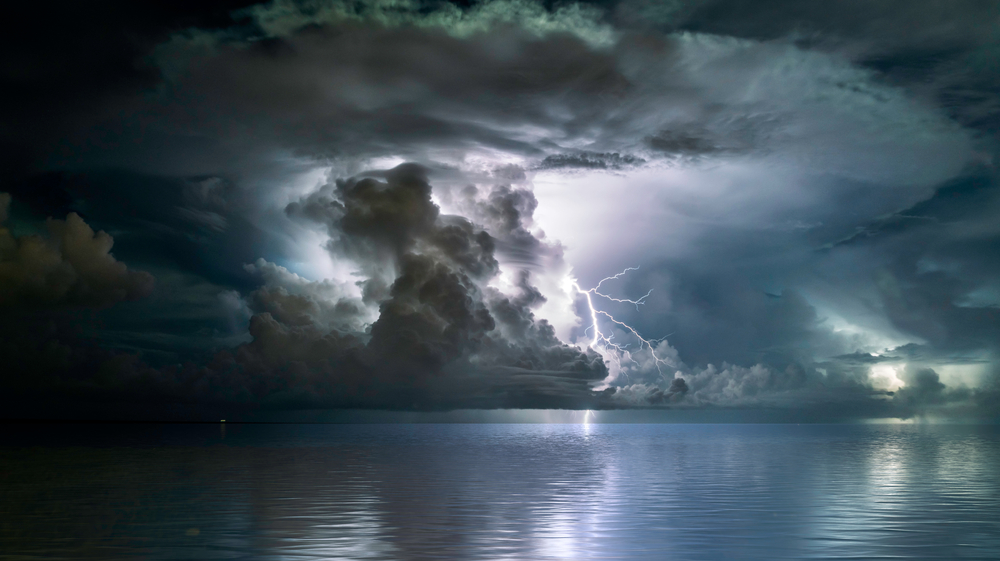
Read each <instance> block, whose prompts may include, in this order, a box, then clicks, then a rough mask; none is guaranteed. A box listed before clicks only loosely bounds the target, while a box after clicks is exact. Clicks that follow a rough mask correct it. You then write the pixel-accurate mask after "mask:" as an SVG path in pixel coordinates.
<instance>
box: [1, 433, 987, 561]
mask: <svg viewBox="0 0 1000 561" xmlns="http://www.w3.org/2000/svg"><path fill="white" fill-rule="evenodd" d="M588 421H589V422H588ZM593 421H595V419H594V418H593V416H592V415H586V414H585V416H584V422H582V423H579V424H569V425H488V424H483V425H257V426H250V425H238V424H232V423H227V424H226V425H224V426H223V427H220V426H219V425H194V426H169V425H146V426H124V427H122V426H101V425H93V426H78V427H66V426H47V427H27V426H8V427H6V434H5V436H4V440H3V441H0V444H2V445H3V447H0V466H2V468H0V474H2V485H0V520H2V524H0V551H3V552H4V555H7V556H9V557H8V558H11V559H41V558H52V557H62V558H83V559H117V558H129V559H156V560H159V559H274V560H278V559H281V560H286V559H288V560H290V559H463V560H464V559H491V560H492V559H524V560H529V559H530V560H537V559H841V558H851V559H875V558H907V559H997V558H1000V469H998V468H997V466H1000V431H998V429H997V427H968V426H961V427H956V426H920V425H864V426H857V425H855V426H846V425H840V426H831V425H811V426H796V425H602V424H595V423H594V422H593Z"/></svg>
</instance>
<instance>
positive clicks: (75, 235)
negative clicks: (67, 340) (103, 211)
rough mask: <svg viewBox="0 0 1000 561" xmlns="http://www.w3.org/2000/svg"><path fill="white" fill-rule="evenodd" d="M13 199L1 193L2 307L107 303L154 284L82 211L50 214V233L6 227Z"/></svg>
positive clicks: (131, 296) (137, 294) (130, 297)
mask: <svg viewBox="0 0 1000 561" xmlns="http://www.w3.org/2000/svg"><path fill="white" fill-rule="evenodd" d="M10 202H11V198H10V195H8V194H7V193H0V307H2V308H7V309H10V308H13V309H21V310H32V309H46V308H65V307H73V306H87V307H104V306H110V305H112V304H114V303H116V302H120V301H123V300H133V299H136V298H141V297H143V296H146V295H148V294H149V292H150V291H151V290H152V287H153V277H152V275H150V274H149V273H145V272H142V271H130V270H129V269H128V268H127V267H126V266H125V264H124V263H120V262H118V261H117V260H115V258H114V256H113V255H111V253H110V252H111V246H112V245H113V244H114V240H112V238H111V236H110V235H108V234H107V233H106V232H103V231H100V232H96V233H95V232H94V230H92V229H91V228H90V226H88V225H87V223H86V222H84V221H83V219H82V218H80V216H79V215H77V214H76V213H70V214H69V215H68V216H67V217H66V220H56V219H49V220H47V221H46V223H45V226H46V229H47V230H48V235H47V236H42V235H25V236H15V235H14V234H13V233H12V232H11V231H10V230H9V229H7V228H4V227H3V222H4V221H5V220H6V219H7V214H8V208H9V205H10Z"/></svg>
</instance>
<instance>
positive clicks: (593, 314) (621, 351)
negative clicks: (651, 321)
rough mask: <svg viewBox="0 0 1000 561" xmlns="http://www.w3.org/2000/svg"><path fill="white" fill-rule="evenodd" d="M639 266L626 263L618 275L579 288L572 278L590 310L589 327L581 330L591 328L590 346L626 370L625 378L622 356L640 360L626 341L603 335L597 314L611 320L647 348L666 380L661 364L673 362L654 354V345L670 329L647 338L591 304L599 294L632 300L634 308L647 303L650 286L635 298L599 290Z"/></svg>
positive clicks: (627, 302)
mask: <svg viewBox="0 0 1000 561" xmlns="http://www.w3.org/2000/svg"><path fill="white" fill-rule="evenodd" d="M638 270H639V267H628V268H626V269H625V270H623V271H622V272H620V273H618V274H617V275H612V276H610V277H604V278H603V279H601V281H600V282H598V283H597V286H595V287H593V288H590V289H586V290H584V289H583V288H581V287H580V285H579V284H578V283H577V282H576V281H575V280H573V281H572V286H573V289H574V290H576V291H577V292H578V293H579V294H582V295H583V296H584V298H585V299H586V300H587V308H588V309H589V310H590V322H591V324H590V327H588V328H587V330H586V331H584V333H586V332H587V331H590V330H591V329H593V330H594V336H593V338H592V339H591V341H590V345H589V347H590V348H592V349H594V350H595V351H597V352H599V353H601V354H602V355H603V356H605V357H606V358H608V359H610V360H611V361H613V362H615V363H616V364H617V365H618V367H619V371H621V373H623V374H625V378H626V379H628V373H627V372H626V371H625V369H624V368H622V367H621V366H622V364H621V363H622V360H627V361H629V362H632V363H633V364H635V365H639V362H638V361H636V360H635V359H634V358H633V357H632V353H631V351H629V350H628V345H624V346H623V345H619V344H617V343H615V342H613V341H612V339H613V338H614V334H609V335H605V334H604V333H602V332H601V329H600V322H598V320H597V318H598V316H604V317H605V318H607V320H608V321H610V322H611V323H613V324H615V325H617V326H619V327H621V328H622V329H624V330H626V331H628V332H629V333H631V334H632V335H633V336H634V337H635V338H636V339H637V340H638V341H639V348H640V349H642V348H646V349H649V354H650V356H652V358H653V364H654V365H655V366H656V371H657V373H659V375H660V377H661V378H663V379H664V380H666V377H664V375H663V370H662V367H663V366H667V367H670V366H672V365H671V363H670V361H668V360H666V359H664V358H662V357H659V356H657V354H656V345H657V344H659V343H660V342H661V341H664V340H666V338H667V337H669V336H670V335H673V333H671V334H669V335H666V336H664V337H660V338H659V339H646V338H645V337H643V336H642V335H640V334H639V332H638V331H637V330H636V329H635V328H633V327H632V326H630V325H628V324H627V323H625V322H623V321H620V320H618V319H615V317H614V316H612V315H611V314H609V313H608V312H605V311H604V310H599V309H597V308H596V307H595V306H594V298H593V297H594V296H600V297H602V298H605V299H607V300H609V301H611V302H617V303H620V304H632V305H634V306H635V309H636V310H638V309H639V306H640V305H642V304H645V303H646V298H648V297H649V295H650V294H652V293H653V290H652V289H650V290H649V292H647V293H646V294H645V295H643V296H642V297H641V298H639V299H637V300H632V299H629V298H615V297H613V296H611V295H609V294H605V293H603V292H601V291H600V288H601V285H603V284H604V283H606V282H609V281H613V280H617V279H619V278H621V277H622V276H624V275H625V274H627V273H628V272H629V271H638Z"/></svg>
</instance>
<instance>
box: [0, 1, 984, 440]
mask: <svg viewBox="0 0 1000 561" xmlns="http://www.w3.org/2000/svg"><path fill="white" fill-rule="evenodd" d="M71 17H74V18H82V19H84V20H86V19H87V17H88V16H86V14H83V15H81V14H80V13H79V11H78V10H77V11H75V12H74V11H67V12H66V13H65V14H63V13H59V14H53V15H52V16H51V18H52V21H51V22H50V23H49V25H51V26H53V27H54V28H57V29H65V31H66V34H67V37H70V36H72V37H74V38H77V39H79V40H80V41H81V42H82V44H84V45H89V46H90V47H91V48H92V50H93V51H94V52H104V53H109V56H106V57H86V59H85V60H84V59H83V58H81V57H79V56H78V55H77V54H75V52H76V51H77V50H78V49H73V51H74V53H70V52H69V51H70V49H69V48H68V47H65V48H58V49H56V48H53V47H52V46H51V45H49V46H45V45H42V44H41V43H42V42H41V41H40V40H39V39H38V37H37V36H41V34H40V33H33V34H29V35H30V37H26V38H21V39H19V40H20V41H22V43H23V45H29V46H32V48H31V49H28V51H30V53H31V55H30V56H27V55H23V56H21V55H17V54H16V53H17V52H18V49H15V48H11V49H7V51H6V52H7V54H6V55H5V56H7V57H9V58H10V64H6V65H4V66H3V69H2V75H0V77H2V79H3V80H4V82H3V83H4V84H5V85H6V89H7V90H9V91H11V92H12V93H13V94H14V95H15V96H16V97H17V99H18V100H20V102H19V105H17V107H18V109H17V111H16V113H17V114H16V115H15V114H14V110H12V109H10V108H5V109H3V111H5V112H6V113H9V114H10V115H9V117H10V118H9V119H8V120H7V121H6V122H9V123H11V125H10V126H8V127H4V128H3V130H0V141H2V143H3V146H4V147H10V149H9V150H5V151H4V155H3V158H4V161H5V162H9V164H10V165H9V166H8V167H9V169H10V170H11V172H10V173H9V174H8V175H7V176H6V177H5V178H3V179H2V181H3V183H2V184H0V190H2V191H4V192H9V193H10V194H11V195H12V196H13V201H14V204H13V206H11V202H10V201H11V198H10V197H8V196H6V195H0V307H2V308H3V309H4V310H5V311H6V310H10V311H11V313H10V314H7V316H6V317H7V318H13V317H14V315H16V316H17V318H18V319H17V320H14V319H4V320H3V324H4V325H3V326H2V327H3V333H5V338H6V339H7V348H9V349H10V350H11V352H14V351H17V352H19V353H20V354H18V355H17V356H18V357H19V358H17V359H16V361H14V360H13V359H11V361H10V363H11V364H14V363H15V362H16V364H17V368H16V372H17V373H16V374H10V373H9V374H7V375H5V376H6V377H5V378H4V379H5V380H13V379H15V378H16V379H18V380H32V379H34V378H33V377H32V376H33V373H40V372H43V373H44V375H39V376H37V377H36V378H37V384H35V385H31V384H28V386H30V387H32V388H34V389H32V390H31V391H32V392H34V393H33V394H32V395H34V396H36V397H34V398H32V399H35V400H37V401H38V402H46V399H47V398H46V397H45V396H49V398H52V399H50V400H49V401H53V400H55V398H54V397H52V396H56V395H59V396H61V397H59V400H62V401H61V403H64V402H72V401H73V400H74V399H76V398H75V397H74V396H82V397H79V401H83V402H87V401H95V400H96V401H101V400H104V401H117V402H122V401H129V400H145V402H148V403H154V404H155V403H161V404H162V403H184V404H205V403H228V404H243V405H245V406H247V407H257V406H261V407H264V408H269V407H280V408H306V407H310V408H341V407H343V408H355V407H359V408H388V409H417V410H424V409H453V408H548V407H552V408H585V409H586V408H591V409H595V408H625V409H628V408H671V409H674V410H685V409H698V410H701V411H705V410H714V409H727V410H734V409H754V410H760V409H769V410H770V409H775V410H780V411H783V412H785V413H783V414H787V418H788V419H789V420H794V419H796V418H797V415H803V414H805V413H804V412H806V411H809V412H816V411H821V412H823V414H824V415H828V416H829V418H831V419H860V418H884V417H900V418H931V417H934V418H948V419H969V418H978V419H982V418H993V417H995V415H996V409H995V406H992V405H990V403H991V401H990V400H991V399H992V397H991V396H994V395H995V393H996V387H997V384H998V383H1000V382H998V376H997V374H998V372H1000V371H998V369H997V366H996V365H997V356H998V353H1000V348H998V344H997V342H998V341H1000V315H998V306H1000V260H998V258H997V257H996V256H998V255H1000V231H998V230H997V226H996V224H997V223H1000V221H998V220H997V216H998V215H1000V197H998V193H1000V190H998V185H1000V183H998V176H997V172H996V168H995V161H996V160H995V159H996V157H997V146H998V145H997V142H996V141H997V139H996V130H997V129H996V124H997V115H998V114H1000V113H998V110H1000V105H997V103H996V97H995V94H994V93H993V92H995V90H996V85H997V83H998V80H1000V74H998V73H997V71H996V60H997V52H998V51H997V49H996V38H995V27H996V25H997V22H998V19H997V18H998V17H1000V16H998V14H997V12H996V10H995V7H994V6H993V5H992V4H991V3H989V2H982V3H980V2H969V3H965V4H963V5H961V6H945V5H943V4H940V3H937V2H930V1H927V2H924V1H916V2H880V3H871V2H842V3H836V4H830V3H827V2H818V1H817V2H787V1H785V0H768V1H765V2H758V3H754V4H753V6H752V7H751V6H750V5H749V4H746V3H743V2H734V1H730V0H691V1H676V2H647V1H645V0H624V1H613V2H581V3H559V4H555V5H550V4H549V3H540V2H534V1H531V0H487V1H481V2H462V3H450V2H423V1H419V0H413V1H403V2H400V1H381V0H371V1H364V2H341V1H338V0H325V1H292V0H277V1H274V2H269V3H262V4H254V3H251V2H245V3H240V2H232V3H227V2H223V3H218V4H213V5H212V6H205V7H204V8H189V7H184V6H180V7H173V8H169V9H168V8H162V7H160V8H150V9H149V12H148V13H146V12H142V13H140V12H138V11H134V10H132V9H122V10H118V13H116V14H115V15H114V16H112V15H109V14H106V13H102V12H99V11H95V13H94V14H93V18H94V20H102V19H103V20H106V21H107V22H108V25H109V26H110V27H113V28H114V29H115V31H114V33H110V34H106V35H102V36H101V37H97V36H92V34H90V33H89V32H85V31H83V30H82V29H84V28H89V27H88V25H86V24H81V25H79V26H77V25H73V22H71V21H70V20H69V19H67V18H71ZM28 19H29V20H31V18H28ZM36 19H37V18H36ZM64 20H65V21H64ZM32 21H33V20H32ZM38 21H43V19H39V20H38ZM88 21H89V20H88ZM67 40H68V39H67ZM21 50H22V51H23V49H21ZM86 50H87V49H86V48H81V49H79V51H80V52H83V51H86ZM112 55H113V56H112ZM91 58H93V59H94V60H91ZM67 68H69V69H71V71H67ZM26 69H34V70H32V71H30V72H29V71H28V70H26ZM8 208H10V209H11V210H10V212H8ZM51 217H55V218H51ZM61 217H65V219H62V218H61ZM41 224H44V226H40V225H41ZM112 238H113V239H114V249H115V253H114V255H112V253H111V249H112ZM126 264H127V265H126ZM625 270H627V272H626V274H624V275H619V276H616V274H617V273H619V272H622V271H625ZM141 271H148V272H141ZM154 276H155V279H156V282H155V283H154V282H153V277H154ZM602 279H604V280H603V281H602ZM598 285H600V287H601V288H600V293H597V292H593V291H591V292H587V290H588V289H591V288H593V287H596V286H598ZM588 294H589V297H590V299H591V300H590V301H588V298H587V295H588ZM643 295H647V296H645V297H643ZM639 298H641V302H639V303H637V302H636V300H637V299H639ZM591 301H592V305H593V306H594V308H596V310H594V309H591V303H590V302H591ZM11 314H14V315H11ZM17 341H19V342H17ZM18 349H22V351H23V352H22V351H18ZM45 349H61V350H60V351H59V352H54V351H53V352H50V353H48V355H49V356H48V357H46V351H45ZM12 356H13V355H12ZM55 358H58V360H55ZM14 371H15V370H8V372H14ZM5 383H8V382H5ZM9 383H13V382H9ZM33 383H34V382H32V384H33ZM18 384H21V382H18ZM28 386H23V385H18V387H28ZM25 391H27V390H25ZM38 396H41V397H38ZM810 414H812V413H810Z"/></svg>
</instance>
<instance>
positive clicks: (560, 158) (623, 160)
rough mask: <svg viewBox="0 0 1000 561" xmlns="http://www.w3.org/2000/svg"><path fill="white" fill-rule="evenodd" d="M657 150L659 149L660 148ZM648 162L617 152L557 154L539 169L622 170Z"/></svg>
mask: <svg viewBox="0 0 1000 561" xmlns="http://www.w3.org/2000/svg"><path fill="white" fill-rule="evenodd" d="M656 148H659V147H658V146H657V147H656ZM644 163H646V160H644V159H642V158H639V157H637V156H632V155H629V154H625V155H621V154H619V153H617V152H611V153H608V152H605V153H596V152H582V153H580V154H556V155H552V156H546V157H545V159H544V160H542V161H541V163H539V164H538V169H609V170H620V169H625V168H630V167H635V166H641V165H642V164H644Z"/></svg>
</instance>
